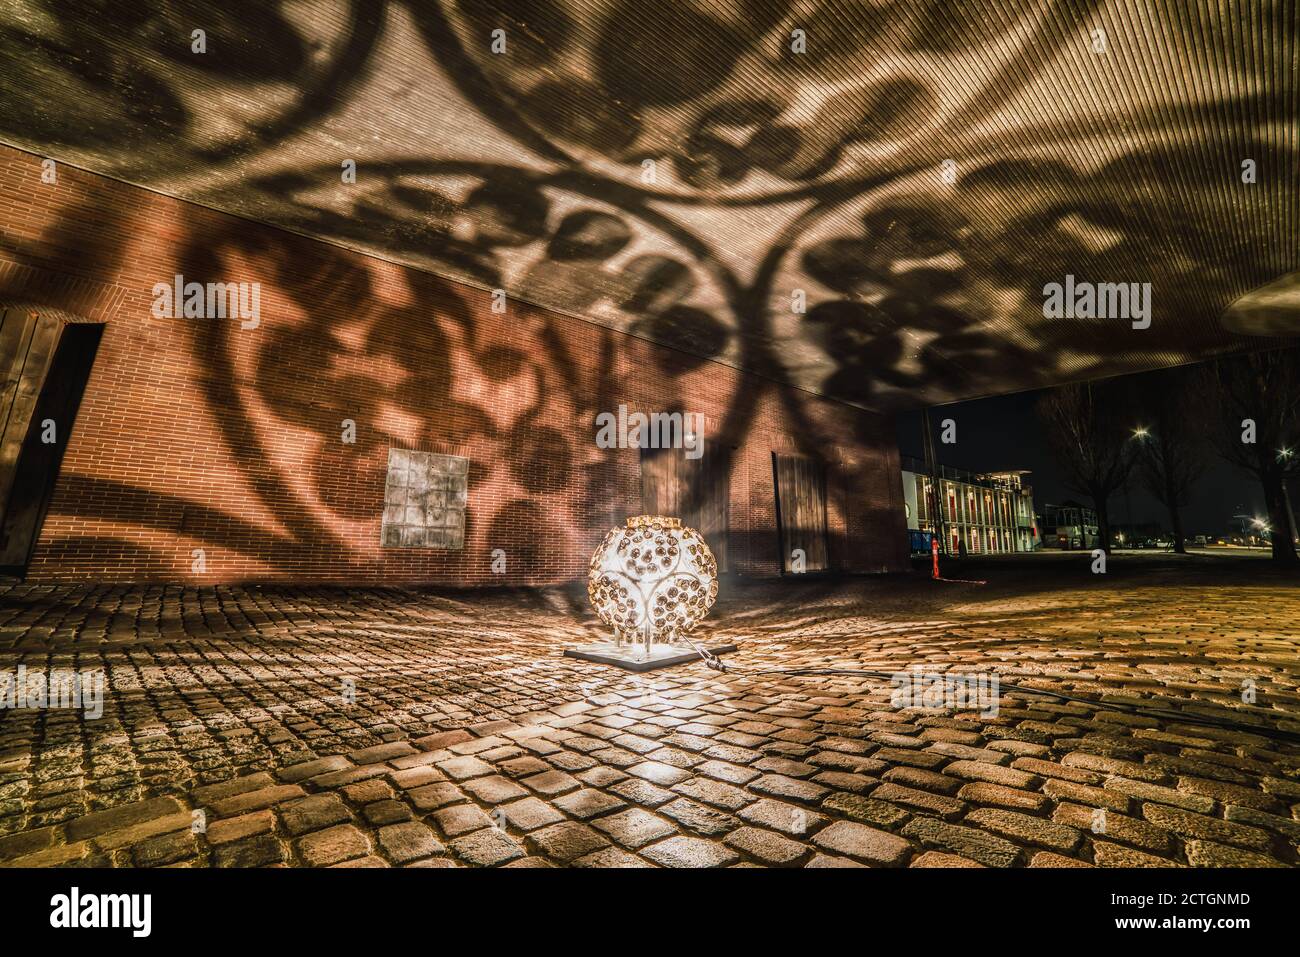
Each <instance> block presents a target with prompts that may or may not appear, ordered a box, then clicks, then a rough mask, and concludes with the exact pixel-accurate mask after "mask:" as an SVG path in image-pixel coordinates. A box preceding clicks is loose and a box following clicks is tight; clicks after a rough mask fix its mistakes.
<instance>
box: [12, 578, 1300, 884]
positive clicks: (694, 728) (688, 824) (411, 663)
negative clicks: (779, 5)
mask: <svg viewBox="0 0 1300 957" xmlns="http://www.w3.org/2000/svg"><path fill="white" fill-rule="evenodd" d="M1088 564H1089V560H1088V558H1087V557H1086V556H1084V557H1080V558H1078V559H1077V560H1075V559H1073V558H1070V559H1066V560H1060V559H1057V560H1044V561H1041V562H1036V563H1009V564H1004V565H1000V566H999V565H996V564H990V565H989V566H987V567H985V568H982V569H978V570H977V571H974V572H971V571H969V570H968V574H969V575H970V577H986V578H988V579H989V581H988V584H985V585H979V584H969V583H948V582H944V583H933V582H929V581H925V580H924V579H920V578H911V577H906V576H903V577H898V578H891V579H856V580H849V581H839V582H832V581H821V582H818V581H806V582H790V581H786V582H778V583H767V584H731V585H729V586H728V588H727V590H726V594H724V600H723V601H721V602H720V603H719V606H718V607H717V608H716V609H715V612H714V614H713V616H711V618H710V624H709V626H708V628H709V629H711V632H712V634H713V635H714V636H717V637H729V638H734V639H736V640H738V641H739V643H740V645H741V648H740V651H739V652H738V653H736V654H734V655H729V656H728V657H727V661H728V663H729V664H730V665H731V666H732V667H734V668H736V669H740V670H744V671H756V670H760V669H763V668H790V667H796V666H799V667H825V666H831V665H834V666H838V667H849V668H859V669H870V670H877V671H886V672H894V671H898V670H901V669H904V668H907V667H909V666H911V665H913V664H921V665H924V666H926V668H927V670H931V671H941V670H945V669H949V668H951V669H954V670H956V671H969V672H987V671H990V670H991V671H996V672H997V673H998V674H999V675H1000V676H1001V678H1002V681H1003V682H1004V683H1009V682H1010V683H1017V684H1022V685H1024V684H1028V685H1033V686H1037V687H1043V688H1053V689H1057V690H1062V691H1066V692H1068V693H1072V694H1077V695H1078V696H1080V697H1086V698H1089V699H1101V700H1104V701H1106V702H1114V703H1124V702H1134V701H1139V700H1140V701H1141V702H1142V703H1144V704H1145V705H1147V706H1152V707H1154V706H1159V707H1166V708H1168V707H1176V708H1179V709H1182V710H1183V711H1184V712H1185V713H1187V714H1188V715H1191V714H1192V713H1197V714H1207V715H1217V716H1220V717H1226V716H1231V717H1234V718H1235V719H1237V720H1239V721H1242V722H1247V723H1250V724H1255V725H1259V726H1268V727H1274V728H1282V729H1289V730H1291V731H1300V688H1298V687H1297V685H1298V684H1300V655H1298V652H1300V588H1298V587H1297V582H1296V581H1295V580H1294V579H1284V578H1281V577H1278V576H1277V575H1276V574H1275V573H1273V572H1272V571H1271V569H1270V568H1269V567H1268V566H1267V565H1265V564H1263V563H1259V562H1243V561H1236V562H1232V561H1215V560H1213V559H1208V558H1204V557H1200V558H1197V557H1193V558H1189V559H1185V560H1183V561H1180V562H1178V561H1173V560H1167V559H1159V560H1149V561H1148V560H1139V559H1137V558H1136V557H1134V558H1131V559H1125V558H1123V557H1115V558H1113V559H1112V563H1111V565H1112V573H1111V574H1110V575H1107V576H1104V577H1103V576H1093V575H1091V574H1090V573H1089V572H1088ZM597 634H598V628H597V625H596V623H595V621H594V618H593V617H592V616H591V615H590V613H589V611H588V609H587V608H586V604H585V599H583V598H582V597H581V595H580V593H579V592H577V591H575V590H565V589H550V590H539V591H522V590H521V591H493V592H481V593H477V594H474V593H466V592H433V591H403V590H346V589H323V588H312V589H307V588H281V587H275V588H272V587H265V588H257V587H248V588H216V589H192V588H185V589H182V588H176V587H145V586H141V587H106V586H104V587H36V586H27V585H12V586H8V587H7V588H5V589H4V590H3V591H0V678H2V677H3V676H4V675H5V674H10V673H14V672H16V669H17V666H18V665H25V666H26V668H27V670H28V671H29V672H31V671H46V672H48V671H50V670H51V669H57V668H76V669H80V670H84V669H105V670H106V671H107V674H108V681H109V693H108V695H107V697H106V701H105V712H104V716H103V717H102V719H100V720H95V721H86V720H84V719H83V716H82V715H81V713H80V712H77V711H71V710H59V709H52V710H7V711H0V863H3V864H6V865H10V866H47V865H72V864H79V865H100V866H102V865H118V866H158V865H193V866H206V865H214V866H260V865H272V864H289V865H309V866H326V865H340V866H372V865H373V866H384V865H415V866H430V867H450V866H464V865H506V866H511V867H525V866H550V865H560V866H570V865H572V866H583V867H592V866H595V867H603V866H667V867H701V866H732V865H735V866H746V865H766V866H786V867H853V866H861V865H867V866H909V867H934V866H989V867H1007V866H1026V865H1027V866H1033V867H1044V866H1046V867H1053V866H1092V865H1098V866H1147V865H1150V866H1180V865H1194V866H1216V865H1245V866H1268V865H1283V866H1295V865H1296V864H1297V862H1298V860H1300V858H1298V857H1297V846H1298V843H1300V747H1297V746H1295V745H1292V744H1285V743H1278V742H1276V741H1271V740H1270V739H1268V738H1266V737H1264V736H1262V735H1257V734H1252V733H1248V732H1246V731H1235V730H1222V729H1218V728H1213V727H1203V726H1200V725H1198V724H1195V723H1194V722H1192V721H1187V720H1157V719H1153V718H1149V717H1140V716H1135V715H1132V714H1129V713H1120V712H1114V711H1108V710H1105V709H1102V708H1100V707H1097V706H1094V705H1091V704H1075V703H1071V702H1062V701H1059V700H1053V699H1049V698H1045V697H1041V696H1035V695H1031V694H1027V693H1017V692H1008V691H1006V689H1005V688H1004V689H1003V691H1004V693H1003V697H1002V699H1001V707H1000V709H999V710H998V713H997V714H996V715H995V716H991V717H981V716H980V715H979V714H977V713H975V712H972V711H963V712H953V711H946V712H945V711H922V710H916V709H911V710H899V709H897V708H894V707H892V706H891V704H890V695H891V690H892V689H891V687H890V682H889V681H888V680H885V679H879V678H866V677H859V676H844V677H794V676H789V675H762V676H755V675H746V674H736V673H731V674H726V675H722V674H718V673H716V672H713V671H709V670H708V669H706V668H705V667H704V666H703V665H702V664H699V663H694V664H689V665H685V666H679V667H676V668H672V669H669V670H666V671H661V672H655V673H651V674H649V675H645V676H641V677H637V676H633V675H630V674H628V673H627V672H622V671H618V670H616V669H613V668H610V667H606V666H601V665H593V664H589V663H584V662H577V661H574V660H572V659H566V658H563V657H561V655H560V653H561V651H562V649H563V648H564V647H565V646H567V645H571V644H574V643H579V642H582V641H584V640H589V639H590V638H591V637H593V636H595V635H597ZM1243 682H1252V683H1253V688H1254V694H1255V699H1254V703H1253V704H1245V703H1243V701H1242V688H1243ZM1248 687H1249V686H1248ZM350 699H352V700H350ZM196 812H198V813H196ZM195 821H200V822H202V823H203V824H205V825H206V827H205V829H201V828H200V829H198V830H201V831H202V833H196V828H195V827H193V826H192V825H193V824H194V822H195Z"/></svg>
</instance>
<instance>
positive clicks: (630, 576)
mask: <svg viewBox="0 0 1300 957" xmlns="http://www.w3.org/2000/svg"><path fill="white" fill-rule="evenodd" d="M587 596H588V597H589V598H590V599H591V604H592V607H594V608H595V609H596V614H597V615H599V616H600V620H601V621H603V622H604V623H605V624H607V625H609V627H610V628H612V629H613V631H614V637H615V640H616V641H617V643H618V644H619V645H622V644H624V643H625V642H636V641H638V640H639V641H640V642H641V643H642V653H643V654H644V655H645V656H649V655H650V653H651V649H652V647H653V644H654V642H656V641H659V642H669V643H671V642H676V641H678V640H680V638H681V636H682V635H685V634H686V633H687V632H689V631H690V630H691V629H692V628H694V627H695V626H696V625H698V624H699V623H700V622H701V621H702V620H703V619H704V616H705V615H707V614H708V613H709V609H710V608H712V607H713V602H714V600H715V599H716V598H717V597H718V563H717V561H716V560H715V559H714V557H713V552H711V551H709V546H708V545H707V544H705V542H704V536H703V535H701V534H700V533H699V532H697V531H696V530H695V529H693V528H687V527H686V526H684V525H682V523H681V521H679V520H678V519H675V518H664V517H663V516H661V515H638V516H636V517H635V518H629V519H628V520H627V523H626V524H625V525H624V526H623V527H622V528H614V529H610V532H609V534H608V535H606V536H605V540H604V541H603V542H601V543H600V547H599V548H597V549H596V552H595V554H594V555H592V556H591V571H590V573H589V574H588V576H587Z"/></svg>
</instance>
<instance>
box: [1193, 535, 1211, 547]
mask: <svg viewBox="0 0 1300 957" xmlns="http://www.w3.org/2000/svg"><path fill="white" fill-rule="evenodd" d="M1192 544H1193V545H1208V544H1210V537H1209V536H1208V535H1197V536H1196V537H1195V538H1193V539H1192Z"/></svg>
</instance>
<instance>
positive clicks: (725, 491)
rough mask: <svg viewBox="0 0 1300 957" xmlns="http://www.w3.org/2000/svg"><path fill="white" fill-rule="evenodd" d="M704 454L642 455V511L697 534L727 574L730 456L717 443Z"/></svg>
mask: <svg viewBox="0 0 1300 957" xmlns="http://www.w3.org/2000/svg"><path fill="white" fill-rule="evenodd" d="M703 450H704V454H703V455H701V456H700V457H699V458H696V459H691V458H687V457H686V453H685V451H684V450H683V449H642V450H641V508H642V510H643V511H645V512H646V513H648V514H652V515H670V516H675V517H676V518H680V519H681V520H682V522H683V523H685V524H686V525H689V526H690V527H691V528H694V529H695V530H696V531H698V532H699V533H700V534H701V535H703V536H704V540H705V541H706V542H707V543H708V545H709V548H710V549H712V551H713V556H714V557H715V558H716V559H717V560H718V570H719V571H726V570H727V501H728V498H729V487H730V475H731V467H730V464H731V456H730V455H729V454H728V453H729V450H728V449H726V448H724V447H722V446H720V445H718V444H717V443H716V442H705V443H704V444H703Z"/></svg>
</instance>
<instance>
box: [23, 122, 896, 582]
mask: <svg viewBox="0 0 1300 957" xmlns="http://www.w3.org/2000/svg"><path fill="white" fill-rule="evenodd" d="M40 173H41V165H40V158H39V157H35V156H32V155H30V154H27V153H23V152H20V151H17V150H13V149H10V148H7V147H0V303H7V304H15V303H21V304H26V305H31V306H33V307H37V308H56V309H60V310H63V311H64V312H66V313H68V314H69V316H70V321H72V320H73V319H75V320H76V321H101V322H107V329H106V331H105V335H104V338H103V341H102V344H101V346H100V351H99V356H98V359H97V361H96V363H95V368H94V371H93V373H92V376H91V380H90V383H89V385H88V388H87V392H86V396H85V399H84V401H83V403H82V406H81V411H80V414H79V416H78V420H77V423H76V426H75V429H74V430H73V434H72V436H71V438H70V445H69V448H68V450H67V454H66V456H65V458H64V460H63V468H62V472H61V475H60V479H59V484H58V486H57V490H56V494H55V497H54V501H53V504H52V506H51V510H50V514H49V516H48V518H47V519H46V522H45V525H44V528H43V531H42V534H41V538H40V541H39V544H38V546H37V549H36V552H35V555H34V557H33V561H32V565H31V567H30V570H29V577H30V578H31V579H32V580H38V581H79V580H106V581H132V580H154V581H187V582H195V583H198V582H206V583H215V582H235V581H255V580H283V581H295V582H348V583H385V582H387V583H399V582H401V583H412V582H429V583H439V584H455V585H461V584H463V585H470V584H493V583H496V584H504V583H520V582H530V583H537V582H549V581H560V580H568V579H572V578H575V577H579V576H581V575H583V574H585V571H586V563H587V561H588V558H589V556H590V554H591V551H592V549H593V548H594V547H595V545H596V544H597V543H598V541H599V540H600V537H601V536H602V535H603V533H604V531H605V530H606V529H607V528H608V527H609V526H610V525H611V524H614V523H619V522H621V521H622V519H623V518H624V517H625V516H626V515H628V514H636V513H638V512H639V511H640V471H639V469H640V465H639V455H638V453H637V451H636V450H618V449H613V450H608V451H604V450H601V449H598V448H597V447H596V445H595V441H594V438H595V431H596V430H595V425H594V419H595V416H596V414H597V413H599V412H602V411H615V410H617V408H618V405H619V403H620V402H622V403H626V404H627V405H628V406H629V407H630V408H632V409H634V410H641V411H645V412H651V411H669V410H672V409H674V408H677V409H682V410H685V411H693V412H703V413H704V414H705V416H706V425H705V434H706V435H707V436H708V437H709V438H710V439H719V440H720V441H722V442H724V443H725V444H728V445H730V446H733V447H734V448H735V449H736V452H735V453H734V455H733V458H734V471H733V475H732V480H731V502H730V506H731V517H730V522H731V555H732V563H731V566H732V570H733V571H736V572H739V573H741V574H749V575H773V574H777V573H778V572H779V568H780V565H779V562H778V556H777V535H776V516H775V508H774V501H773V490H772V467H771V452H772V451H773V450H777V451H786V452H811V453H815V454H819V455H822V456H824V457H825V458H826V459H827V461H828V466H829V467H828V475H829V485H830V491H829V503H828V512H829V519H830V526H831V554H832V558H833V561H834V562H835V564H836V565H837V566H838V567H840V568H844V569H848V570H855V571H869V572H877V571H885V570H898V569H900V568H902V567H903V566H904V564H905V562H906V541H905V534H906V533H905V521H904V518H903V512H902V502H901V489H900V487H899V483H900V478H899V463H898V453H897V448H896V445H895V441H894V438H893V425H892V422H891V421H890V420H889V419H887V418H885V417H880V416H875V415H870V414H866V413H862V412H860V411H857V410H855V409H852V408H849V407H846V406H843V405H840V404H837V403H833V402H828V401H825V400H822V399H820V398H818V397H815V396H812V395H810V394H807V393H803V392H799V391H796V390H787V389H782V388H780V387H778V386H776V385H774V384H773V383H771V382H768V381H766V380H764V379H761V378H758V377H754V376H749V375H745V374H742V373H739V372H737V371H736V370H734V369H732V368H730V367H728V366H724V365H721V364H717V363H712V362H703V363H701V362H698V361H696V360H692V359H690V358H689V357H686V356H684V355H683V354H681V353H677V352H673V351H672V350H668V349H662V348H660V347H657V346H653V345H651V344H650V343H647V342H645V341H643V340H640V339H637V338H634V337H630V336H626V335H623V334H621V333H617V332H613V331H611V330H609V329H606V328H604V327H602V326H599V325H596V324H593V323H589V322H585V321H582V320H579V319H575V318H572V317H567V316H562V315H556V314H553V313H548V312H545V311H543V310H540V309H536V308H532V307H528V306H525V305H522V304H519V303H511V304H510V306H509V309H508V311H507V313H506V314H504V315H502V314H495V313H493V312H492V310H491V299H490V295H489V294H488V293H486V292H484V291H481V290H478V289H474V288H470V287H467V286H464V285H458V284H454V283H450V282H447V281H444V280H441V279H439V278H436V277H434V276H432V275H429V274H427V273H423V272H418V271H415V270H411V269H407V268H403V267H399V266H395V265H392V264H390V263H388V262H385V261H383V260H380V259H377V258H374V257H370V256H366V255H362V254H360V253H356V252H352V251H348V250H345V249H342V248H339V247H337V246H333V245H330V244H327V243H322V242H317V241H314V240H310V239H306V238H302V237H299V236H296V235H294V234H291V233H288V232H285V231H283V230H278V229H274V228H271V227H267V226H262V225H259V224H256V223H251V222H247V221H245V220H241V219H238V218H235V217H231V216H227V215H224V214H221V213H217V212H214V211H212V210H209V209H205V208H202V207H199V206H195V205H192V204H189V203H185V202H181V201H178V200H174V199H170V198H167V197H163V196H159V195H157V194H155V193H151V192H148V191H146V190H142V189H139V188H137V187H133V186H129V185H126V184H123V183H119V182H115V181H113V180H109V179H105V178H102V177H98V176H94V175H91V174H88V173H83V172H80V171H77V170H74V169H70V168H68V167H60V169H59V177H58V182H57V184H55V185H47V184H43V183H42V182H41V177H40ZM176 273H181V274H183V275H184V276H185V277H186V279H187V280H196V281H199V282H223V281H224V282H252V281H256V282H259V283H260V284H261V313H262V320H261V324H260V326H259V327H258V328H256V329H249V330H246V329H241V328H240V324H239V323H238V322H237V321H236V320H229V319H228V320H202V319H156V318H153V317H152V316H151V314H150V306H151V304H152V301H153V294H152V287H153V285H154V283H156V282H170V281H171V279H172V277H173V276H174V275H175V274H176ZM344 419H352V420H354V421H355V422H356V426H357V441H356V443H355V444H353V445H348V444H344V443H343V442H342V441H341V436H342V425H341V423H342V421H343V420H344ZM390 446H396V447H404V448H418V449H424V450H430V451H443V452H452V453H456V454H461V455H467V456H469V457H470V459H471V464H470V499H469V507H468V513H467V532H466V542H465V548H464V549H463V550H461V551H445V550H432V549H392V548H389V549H385V548H381V547H380V546H379V526H380V513H381V509H382V503H383V493H384V479H385V462H386V458H387V450H388V448H389V447H390ZM495 548H501V549H503V550H504V551H505V553H506V562H507V572H506V574H505V575H496V574H493V573H492V570H491V557H492V550H493V549H495ZM195 549H202V550H203V558H204V566H205V567H204V569H203V570H202V571H196V570H195V567H196V566H195V557H194V554H195V551H194V550H195Z"/></svg>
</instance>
